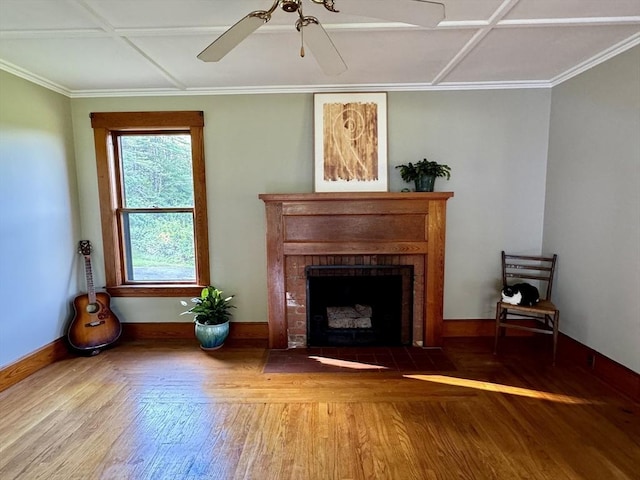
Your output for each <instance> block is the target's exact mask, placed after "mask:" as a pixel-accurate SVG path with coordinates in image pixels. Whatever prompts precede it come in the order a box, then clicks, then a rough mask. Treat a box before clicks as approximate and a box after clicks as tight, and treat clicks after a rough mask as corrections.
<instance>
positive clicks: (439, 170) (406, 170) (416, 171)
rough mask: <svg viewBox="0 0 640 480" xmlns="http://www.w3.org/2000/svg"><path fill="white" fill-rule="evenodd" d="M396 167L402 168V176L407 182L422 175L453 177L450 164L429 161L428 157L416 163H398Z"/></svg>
mask: <svg viewBox="0 0 640 480" xmlns="http://www.w3.org/2000/svg"><path fill="white" fill-rule="evenodd" d="M396 168H399V169H400V177H402V180H404V181H405V182H414V181H416V180H417V179H419V178H420V177H445V178H446V179H447V180H449V179H450V178H451V167H449V165H444V164H440V163H438V162H434V161H429V160H427V159H426V158H425V159H424V160H420V161H419V162H417V163H415V164H414V163H411V162H409V163H407V164H406V165H398V166H397V167H396Z"/></svg>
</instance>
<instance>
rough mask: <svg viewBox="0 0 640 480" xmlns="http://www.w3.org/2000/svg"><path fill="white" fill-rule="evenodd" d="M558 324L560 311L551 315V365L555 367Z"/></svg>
mask: <svg viewBox="0 0 640 480" xmlns="http://www.w3.org/2000/svg"><path fill="white" fill-rule="evenodd" d="M559 324H560V311H559V310H556V311H555V312H554V314H553V363H552V365H553V366H554V367H555V366H556V350H557V348H558V328H559Z"/></svg>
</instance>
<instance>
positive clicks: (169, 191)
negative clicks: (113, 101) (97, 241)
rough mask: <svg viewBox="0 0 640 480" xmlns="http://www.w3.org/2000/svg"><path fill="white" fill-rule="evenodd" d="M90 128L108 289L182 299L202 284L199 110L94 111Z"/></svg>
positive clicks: (203, 234)
mask: <svg viewBox="0 0 640 480" xmlns="http://www.w3.org/2000/svg"><path fill="white" fill-rule="evenodd" d="M194 124H195V125H194ZM92 125H93V127H94V134H95V137H96V159H97V162H98V177H99V179H102V180H101V181H100V182H99V183H100V185H99V186H100V199H101V200H100V203H101V215H102V224H103V241H104V245H105V267H106V269H105V271H106V276H107V290H108V291H109V292H110V293H112V294H115V295H139V294H153V295H164V294H167V295H168V294H175V295H178V294H181V295H182V294H187V293H188V294H190V293H191V291H189V292H186V291H184V287H188V286H190V285H192V286H202V285H206V284H208V278H209V277H208V275H209V273H208V268H209V262H208V252H207V250H208V246H207V244H208V241H207V233H206V230H207V226H206V201H205V195H204V188H205V187H204V158H203V153H202V152H203V145H202V125H203V122H202V114H201V112H149V113H94V114H92ZM103 145H104V149H102V146H103ZM101 171H102V172H103V173H106V175H104V174H101ZM105 178H106V179H110V181H109V182H105V181H104V179H105ZM110 250H112V251H110ZM108 255H110V257H111V258H110V259H109V260H108V259H107V256H108ZM180 287H182V288H183V290H181V291H179V292H178V291H177V290H176V288H180Z"/></svg>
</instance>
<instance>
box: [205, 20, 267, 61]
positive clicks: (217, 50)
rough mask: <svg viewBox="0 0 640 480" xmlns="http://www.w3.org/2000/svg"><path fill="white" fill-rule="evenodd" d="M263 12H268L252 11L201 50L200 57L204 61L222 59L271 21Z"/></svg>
mask: <svg viewBox="0 0 640 480" xmlns="http://www.w3.org/2000/svg"><path fill="white" fill-rule="evenodd" d="M263 13H266V12H252V13H250V14H249V15H247V16H246V17H244V18H243V19H242V20H240V21H239V22H237V23H236V24H235V25H234V26H232V27H231V28H230V29H229V30H227V31H226V32H224V33H223V34H222V35H220V36H219V37H218V38H217V39H216V40H215V41H214V42H213V43H212V44H211V45H209V46H208V47H207V48H205V49H204V50H203V51H202V52H200V53H199V54H198V58H199V59H200V60H202V61H203V62H217V61H218V60H220V59H222V57H224V56H225V55H226V54H227V53H229V52H230V51H231V50H233V49H234V48H235V47H236V46H238V45H239V44H240V42H242V41H243V40H244V39H245V38H247V37H248V36H249V35H251V34H252V33H253V32H255V31H256V30H257V29H258V27H260V26H261V25H263V24H265V23H267V22H268V21H269V17H268V16H265V15H263Z"/></svg>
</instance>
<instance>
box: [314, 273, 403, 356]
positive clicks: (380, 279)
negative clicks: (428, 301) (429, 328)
mask: <svg viewBox="0 0 640 480" xmlns="http://www.w3.org/2000/svg"><path fill="white" fill-rule="evenodd" d="M306 277H307V345H308V346H313V347H322V346H401V345H411V334H412V328H411V325H412V317H413V312H412V309H413V267H412V266H410V265H376V266H369V265H355V266H351V265H350V266H308V267H306Z"/></svg>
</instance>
